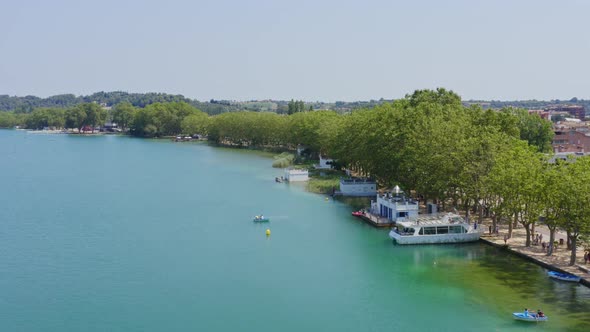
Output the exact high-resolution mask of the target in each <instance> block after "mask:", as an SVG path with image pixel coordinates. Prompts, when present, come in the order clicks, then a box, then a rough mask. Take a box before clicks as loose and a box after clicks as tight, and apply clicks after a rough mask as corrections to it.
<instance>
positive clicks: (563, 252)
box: [481, 222, 590, 287]
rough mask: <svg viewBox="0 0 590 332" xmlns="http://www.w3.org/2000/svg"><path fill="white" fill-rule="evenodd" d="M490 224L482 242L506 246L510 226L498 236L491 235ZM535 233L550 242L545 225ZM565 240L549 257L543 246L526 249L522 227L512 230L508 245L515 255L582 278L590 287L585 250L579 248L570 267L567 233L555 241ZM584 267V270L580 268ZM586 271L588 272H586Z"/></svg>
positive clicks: (561, 233)
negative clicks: (505, 237) (573, 263)
mask: <svg viewBox="0 0 590 332" xmlns="http://www.w3.org/2000/svg"><path fill="white" fill-rule="evenodd" d="M488 226H489V225H488V224H487V223H485V222H484V225H483V227H484V229H485V230H486V232H485V233H484V234H483V235H482V237H481V240H482V241H484V242H487V243H489V244H491V245H494V246H503V245H504V235H507V234H508V226H507V225H502V226H500V229H499V233H498V234H493V233H492V234H489V232H488ZM535 233H539V234H542V235H543V241H545V242H547V241H548V240H549V230H548V229H547V227H545V226H543V225H537V226H536V227H535ZM560 239H563V243H564V244H563V245H559V246H557V249H555V250H553V255H551V256H547V253H546V250H544V249H543V247H542V246H541V244H538V245H531V246H530V247H526V245H525V244H526V230H525V229H524V228H523V227H522V226H520V227H518V228H515V229H513V230H512V237H511V238H509V239H507V241H506V244H507V245H508V248H509V250H510V251H512V252H513V253H515V254H517V255H519V256H522V257H525V258H527V259H529V260H531V261H534V262H535V263H537V264H539V265H541V266H544V267H546V268H549V269H553V270H561V271H563V272H567V273H570V274H574V275H577V276H579V277H582V278H583V280H582V281H581V283H582V284H584V285H586V286H589V287H590V273H589V272H588V269H590V264H584V248H583V247H578V251H577V253H576V255H577V258H576V264H575V265H573V266H570V265H569V262H570V255H571V251H569V250H567V248H566V244H565V243H566V242H567V238H566V234H565V232H558V233H557V234H556V235H555V240H556V241H558V242H559V241H560ZM580 267H582V268H580ZM584 269H586V270H584Z"/></svg>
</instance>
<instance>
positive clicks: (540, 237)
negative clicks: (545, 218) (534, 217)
mask: <svg viewBox="0 0 590 332" xmlns="http://www.w3.org/2000/svg"><path fill="white" fill-rule="evenodd" d="M542 242H543V234H539V233H537V235H536V236H535V237H534V238H533V245H538V244H539V243H542Z"/></svg>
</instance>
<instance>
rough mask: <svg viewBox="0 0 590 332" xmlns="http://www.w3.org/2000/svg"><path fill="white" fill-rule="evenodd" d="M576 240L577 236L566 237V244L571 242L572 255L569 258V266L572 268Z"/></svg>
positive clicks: (574, 260)
mask: <svg viewBox="0 0 590 332" xmlns="http://www.w3.org/2000/svg"><path fill="white" fill-rule="evenodd" d="M577 238H578V236H577V235H576V236H571V237H570V236H568V243H569V242H571V244H572V248H573V249H572V254H571V256H570V266H573V265H574V264H576V251H577V250H576V245H577V243H576V242H577Z"/></svg>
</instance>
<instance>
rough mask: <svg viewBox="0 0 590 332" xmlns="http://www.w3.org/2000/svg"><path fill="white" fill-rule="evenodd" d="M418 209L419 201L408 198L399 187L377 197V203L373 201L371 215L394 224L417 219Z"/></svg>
mask: <svg viewBox="0 0 590 332" xmlns="http://www.w3.org/2000/svg"><path fill="white" fill-rule="evenodd" d="M418 207H419V204H418V201H415V200H413V199H411V198H408V197H406V195H404V193H403V192H402V191H401V190H400V189H399V187H398V186H395V188H394V189H393V192H386V193H384V194H380V195H377V201H376V202H374V201H371V213H373V214H376V215H378V216H380V217H383V218H387V220H390V221H392V222H398V221H407V220H409V219H415V218H417V217H418Z"/></svg>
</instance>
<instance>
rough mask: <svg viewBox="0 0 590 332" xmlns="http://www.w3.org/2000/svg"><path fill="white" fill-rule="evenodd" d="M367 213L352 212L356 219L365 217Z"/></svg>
mask: <svg viewBox="0 0 590 332" xmlns="http://www.w3.org/2000/svg"><path fill="white" fill-rule="evenodd" d="M364 214H365V213H364V212H363V211H354V212H352V215H353V216H355V217H360V216H362V215H364Z"/></svg>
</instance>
